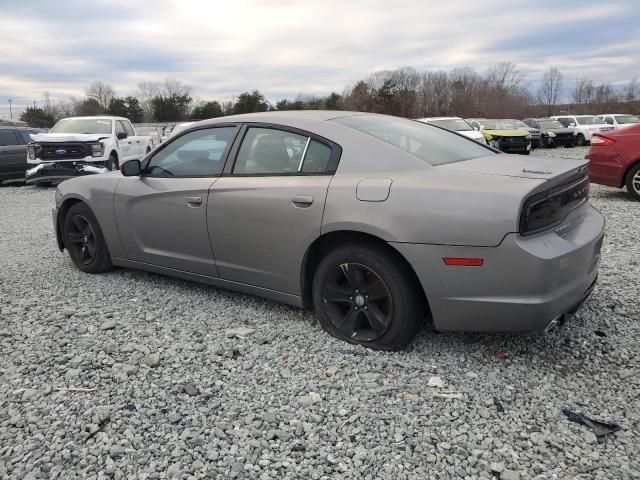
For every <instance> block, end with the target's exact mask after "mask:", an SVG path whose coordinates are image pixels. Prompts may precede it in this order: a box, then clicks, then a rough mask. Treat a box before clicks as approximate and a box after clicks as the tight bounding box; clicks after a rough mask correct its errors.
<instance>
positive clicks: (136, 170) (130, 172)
mask: <svg viewBox="0 0 640 480" xmlns="http://www.w3.org/2000/svg"><path fill="white" fill-rule="evenodd" d="M120 172H122V175H124V176H125V177H138V176H140V174H141V173H142V166H141V165H140V160H129V161H127V162H125V163H123V164H122V166H121V167H120Z"/></svg>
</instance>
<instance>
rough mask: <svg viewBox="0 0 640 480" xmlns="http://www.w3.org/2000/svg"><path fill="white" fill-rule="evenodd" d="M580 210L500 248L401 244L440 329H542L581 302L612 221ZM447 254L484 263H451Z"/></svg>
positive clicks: (523, 331) (592, 282) (509, 238)
mask: <svg viewBox="0 0 640 480" xmlns="http://www.w3.org/2000/svg"><path fill="white" fill-rule="evenodd" d="M578 210H579V211H578ZM578 210H576V211H574V212H573V213H572V215H570V218H568V219H567V222H565V223H564V224H563V226H562V227H559V228H558V229H556V230H551V231H549V232H543V233H540V234H537V235H533V236H531V237H522V236H520V235H518V234H508V235H507V236H506V237H505V239H504V240H503V241H502V243H501V244H500V245H499V246H498V247H493V248H492V247H486V248H483V247H454V246H445V245H418V244H393V246H394V247H395V248H397V249H398V250H399V251H400V252H401V253H402V254H403V255H404V256H405V258H407V260H408V261H409V263H410V264H411V265H412V266H413V268H414V270H415V271H416V274H417V275H418V278H419V279H420V282H421V283H422V286H423V288H424V291H425V293H426V295H427V298H428V301H429V306H430V308H431V313H432V315H433V320H434V324H435V326H436V328H437V329H438V330H450V331H476V332H496V333H520V334H527V333H536V332H542V331H544V330H545V329H546V328H547V327H548V326H549V325H550V324H551V323H552V322H554V321H555V320H557V319H559V318H561V317H562V316H563V315H565V314H566V313H569V312H571V311H572V310H575V309H576V308H578V307H579V306H580V304H581V303H582V302H583V301H584V300H585V299H586V298H587V297H588V296H589V294H590V293H591V291H592V290H593V288H594V285H595V281H596V278H597V275H598V267H599V264H600V248H601V246H602V240H603V236H604V218H603V217H602V215H601V214H600V212H598V211H597V210H595V209H594V208H593V207H591V206H590V205H585V207H584V208H580V209H578ZM444 257H466V258H482V259H484V264H483V266H481V267H451V266H446V265H445V264H444V262H443V260H442V259H443V258H444Z"/></svg>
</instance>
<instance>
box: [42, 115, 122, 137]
mask: <svg viewBox="0 0 640 480" xmlns="http://www.w3.org/2000/svg"><path fill="white" fill-rule="evenodd" d="M49 133H106V134H110V133H111V120H107V119H100V118H65V119H64V120H60V121H59V122H58V123H56V124H55V125H54V126H53V128H52V129H51V131H50V132H49Z"/></svg>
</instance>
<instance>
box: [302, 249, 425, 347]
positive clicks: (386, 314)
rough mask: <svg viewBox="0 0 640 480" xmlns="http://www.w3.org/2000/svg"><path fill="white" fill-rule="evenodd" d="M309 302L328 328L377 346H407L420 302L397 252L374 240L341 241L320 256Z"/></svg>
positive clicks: (419, 315) (412, 278)
mask: <svg viewBox="0 0 640 480" xmlns="http://www.w3.org/2000/svg"><path fill="white" fill-rule="evenodd" d="M313 302H314V305H315V308H316V312H317V315H318V317H319V320H320V324H321V325H322V327H323V328H324V329H325V330H326V331H327V332H328V333H330V334H331V335H333V336H335V337H337V338H339V339H341V340H345V341H347V342H350V343H355V344H359V345H364V346H366V347H370V348H374V349H378V350H400V349H402V348H404V347H405V346H407V345H408V344H409V343H410V342H411V341H412V340H413V338H414V337H415V335H416V333H417V332H418V329H419V328H420V324H421V322H422V320H423V319H424V314H425V303H426V302H425V299H424V295H423V294H422V292H421V289H420V288H419V285H418V283H417V279H416V278H415V275H414V274H413V272H412V271H411V269H410V268H409V267H408V266H407V265H406V264H405V262H404V260H403V259H402V258H401V257H400V255H399V254H397V253H395V254H394V252H392V251H389V249H388V248H385V247H383V246H379V245H375V244H364V245H360V244H347V245H343V246H340V247H338V248H336V249H334V250H332V251H331V252H329V253H328V254H327V255H325V256H324V258H322V260H321V261H320V263H319V265H318V267H317V269H316V271H315V275H314V279H313Z"/></svg>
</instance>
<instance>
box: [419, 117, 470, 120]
mask: <svg viewBox="0 0 640 480" xmlns="http://www.w3.org/2000/svg"><path fill="white" fill-rule="evenodd" d="M416 120H464V119H463V118H462V117H425V118H416Z"/></svg>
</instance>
